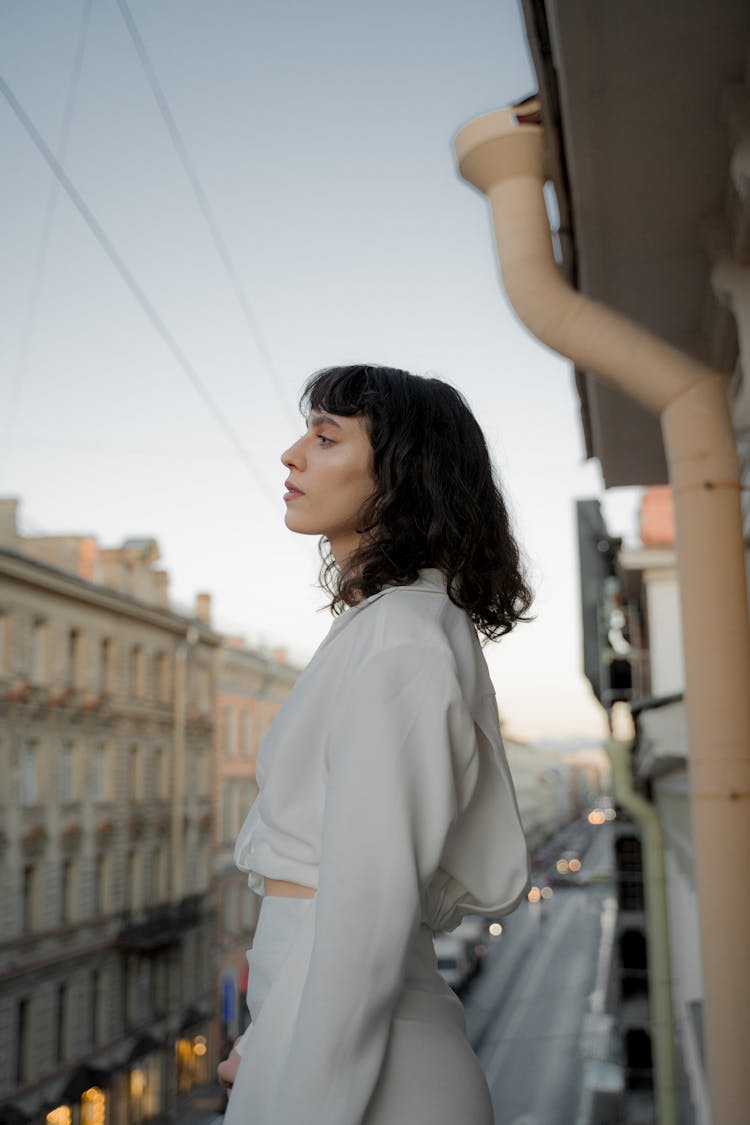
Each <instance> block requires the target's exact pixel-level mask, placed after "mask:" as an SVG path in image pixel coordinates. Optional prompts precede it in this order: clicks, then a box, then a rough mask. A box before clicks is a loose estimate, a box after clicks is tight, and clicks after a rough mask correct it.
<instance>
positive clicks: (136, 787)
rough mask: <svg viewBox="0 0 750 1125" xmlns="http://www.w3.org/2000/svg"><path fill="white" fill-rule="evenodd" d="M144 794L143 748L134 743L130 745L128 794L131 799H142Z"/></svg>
mask: <svg viewBox="0 0 750 1125" xmlns="http://www.w3.org/2000/svg"><path fill="white" fill-rule="evenodd" d="M142 795H143V787H142V785H141V748H140V746H138V745H137V744H135V743H134V744H133V745H132V746H131V747H130V754H129V756H128V796H129V797H130V799H131V801H140V799H141V797H142Z"/></svg>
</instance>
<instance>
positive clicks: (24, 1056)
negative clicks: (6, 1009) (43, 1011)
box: [16, 997, 30, 1086]
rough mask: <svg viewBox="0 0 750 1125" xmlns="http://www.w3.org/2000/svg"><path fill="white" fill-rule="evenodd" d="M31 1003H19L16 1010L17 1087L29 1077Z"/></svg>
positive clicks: (22, 1001) (23, 1000)
mask: <svg viewBox="0 0 750 1125" xmlns="http://www.w3.org/2000/svg"><path fill="white" fill-rule="evenodd" d="M29 1016H30V1012H29V1001H28V999H27V998H26V997H24V998H23V999H22V1000H19V1001H18V1007H17V1008H16V1085H17V1086H21V1085H23V1083H24V1082H27V1081H28V1079H29V1077H30V1075H29V1038H30V1036H29Z"/></svg>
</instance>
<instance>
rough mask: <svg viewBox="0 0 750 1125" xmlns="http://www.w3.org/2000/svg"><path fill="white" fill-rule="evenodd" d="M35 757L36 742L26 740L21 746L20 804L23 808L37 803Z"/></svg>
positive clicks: (37, 789)
mask: <svg viewBox="0 0 750 1125" xmlns="http://www.w3.org/2000/svg"><path fill="white" fill-rule="evenodd" d="M37 758H38V747H37V744H36V743H35V742H27V743H26V745H25V746H23V747H22V748H21V804H22V805H23V807H24V808H30V807H31V806H33V805H36V804H38V803H39V785H38V769H37V765H38V762H37Z"/></svg>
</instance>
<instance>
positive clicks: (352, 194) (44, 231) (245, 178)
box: [0, 0, 640, 740]
mask: <svg viewBox="0 0 750 1125" xmlns="http://www.w3.org/2000/svg"><path fill="white" fill-rule="evenodd" d="M134 36H135V39H134ZM138 44H140V45H141V50H140V53H139V50H138ZM143 52H145V57H146V59H147V66H149V67H150V69H151V73H152V74H153V75H155V76H156V80H157V82H158V88H159V90H160V91H161V94H162V96H163V98H164V99H165V100H166V103H167V105H168V108H169V112H170V114H171V120H172V122H173V123H174V126H175V127H176V130H177V133H176V136H177V141H178V144H181V145H182V146H183V150H184V152H185V153H187V157H188V159H189V163H190V166H191V168H192V169H193V174H194V176H195V177H197V181H198V182H199V185H200V187H199V191H200V192H201V193H202V195H201V199H202V200H203V206H202V207H201V205H200V203H199V202H198V201H197V199H196V195H195V192H194V190H193V188H192V187H191V180H190V178H189V176H188V174H187V173H186V171H185V168H184V167H183V165H182V163H181V162H180V159H179V157H178V154H177V151H176V148H175V144H174V131H172V132H170V130H169V129H168V127H167V125H166V124H165V121H164V119H163V117H162V115H161V113H160V111H159V106H158V104H157V99H156V98H155V95H154V91H153V89H152V87H151V86H150V85H149V81H148V78H147V72H146V69H144V65H143V62H142V56H143ZM0 77H1V78H2V80H3V84H4V85H3V88H4V90H9V91H10V97H11V98H15V100H16V101H15V106H16V111H14V109H13V108H12V107H11V103H10V102H9V100H8V97H7V96H3V97H0V143H2V151H3V154H4V161H3V163H4V170H3V193H2V196H3V206H2V210H1V213H0V239H1V243H0V252H1V253H2V260H3V263H4V268H3V270H2V272H1V273H0V310H2V311H0V495H4V496H16V497H18V498H19V499H20V501H21V530H22V531H23V532H24V533H26V534H43V533H49V534H56V533H69V534H93V535H95V536H96V537H97V539H98V540H99V541H100V543H101V544H102V545H106V546H116V545H119V544H120V543H121V542H122V541H123V540H124V539H126V538H128V537H135V536H137V537H145V536H153V537H154V538H156V539H157V541H158V543H159V546H160V549H161V555H162V558H161V562H160V565H161V566H164V567H165V568H166V569H167V570H168V571H169V574H170V590H171V595H172V597H173V599H174V600H175V602H176V604H177V605H178V607H180V608H183V609H186V608H187V607H189V606H190V605H192V602H193V598H194V595H195V593H196V592H197V591H199V590H201V591H202V590H208V591H210V592H211V594H212V595H213V604H214V624H215V625H216V626H217V627H219V628H221V629H223V630H225V631H228V632H231V633H241V634H243V635H244V636H245V637H246V638H247V640H248V642H249V643H250V644H253V645H263V646H268V647H272V648H273V647H285V648H286V649H287V651H288V653H289V656H290V658H291V659H292V660H294V661H295V662H297V663H298V664H300V665H303V664H304V663H305V662H306V661H307V660H308V659H309V657H310V656H311V655H312V652H313V651H314V649H315V647H316V646H317V644H318V643H319V642H320V640H321V639H322V638H323V636H324V635H325V633H326V631H327V629H328V627H329V624H330V615H329V614H328V613H327V611H325V610H321V606H322V605H323V603H324V598H323V596H322V594H321V593H320V591H319V589H318V588H317V586H316V576H317V570H318V554H317V543H316V541H315V540H313V539H310V538H305V537H299V536H295V535H293V534H292V533H290V532H289V531H287V529H286V528H285V526H284V523H283V515H284V504H283V501H282V495H283V491H284V489H283V482H284V480H285V478H286V475H287V474H286V472H285V470H284V468H283V466H282V465H281V463H280V461H279V456H280V454H281V452H282V451H283V450H284V449H285V448H287V447H288V446H289V445H290V444H291V443H292V441H293V440H294V439H295V437H296V436H297V435H298V434H299V433H300V432H301V429H302V426H303V423H302V420H301V417H300V415H299V412H298V409H297V397H298V394H299V391H300V389H301V387H302V385H303V383H304V382H305V379H306V377H307V376H308V375H309V374H310V373H311V372H312V371H315V370H317V369H319V368H320V367H323V366H329V365H332V364H339V363H354V362H365V363H384V364H390V365H393V366H397V367H402V368H407V369H408V370H411V371H414V372H416V373H418V374H427V373H429V374H431V375H437V376H438V377H441V378H444V379H446V380H448V381H449V382H451V383H452V384H454V385H455V386H457V387H458V388H459V389H460V390H461V391H462V392H463V393H464V395H465V396H466V398H467V399H468V401H469V403H470V405H471V407H472V409H473V410H474V413H475V414H476V416H477V418H478V420H479V422H480V424H481V425H482V427H483V429H484V431H485V434H486V436H487V438H488V441H489V444H490V447H491V449H492V452H493V457H494V459H495V463H496V465H497V468H498V471H499V475H500V479H501V481H502V483H503V487H504V490H505V494H506V497H507V499H508V501H509V504H510V507H511V511H512V513H513V516H514V521H515V527H516V530H517V534H518V536H519V539H520V541H521V543H522V545H523V547H524V550H525V553H526V555H527V557H528V560H529V566H530V575H531V581H532V585H533V586H534V588H535V590H536V601H535V605H534V612H535V613H536V618H535V620H534V621H533V622H532V623H531V624H525V625H519V626H518V627H517V628H516V630H514V632H513V633H512V634H511V635H510V636H508V637H506V638H503V639H502V640H501V641H499V642H497V643H495V644H492V645H489V646H488V647H487V648H486V650H485V652H486V655H487V660H488V664H489V667H490V671H491V673H492V676H493V680H494V683H495V687H496V690H497V695H498V701H499V706H500V711H501V715H502V716H503V718H504V720H505V722H506V729H507V730H508V732H509V733H511V734H513V735H515V736H516V737H521V738H527V739H530V740H534V739H541V738H544V739H551V738H560V739H576V738H578V737H580V738H597V737H600V736H602V735H603V734H604V729H605V724H604V720H603V713H602V711H601V709H600V708H599V707H598V705H597V704H596V703H595V701H594V700H593V696H592V694H591V691H590V689H589V687H588V685H587V682H586V681H585V680H584V678H583V676H582V673H581V663H582V657H581V639H580V604H579V594H578V569H577V557H576V529H575V499H576V498H578V497H581V498H584V497H585V498H588V497H594V496H599V497H601V499H602V503H603V507H604V511H605V516H606V518H607V520H608V523H609V526H610V530H611V531H612V533H614V534H620V535H623V536H624V537H625V539H626V541H633V537H634V534H635V528H636V519H637V509H638V503H639V496H640V493H639V490H636V489H617V490H609V491H608V492H606V493H605V492H604V491H603V489H602V484H601V474H600V472H599V468H598V464H597V462H595V461H590V462H585V461H584V448H583V438H582V431H581V425H580V419H579V414H578V404H577V398H576V395H575V392H574V387H573V375H572V369H571V365H570V364H569V363H568V362H567V361H566V360H562V359H561V358H560V357H557V356H555V355H554V354H553V353H551V352H550V351H548V350H547V349H545V348H543V347H542V346H541V345H540V344H539V343H538V342H536V341H535V340H533V339H532V338H531V337H530V336H529V334H528V333H527V332H526V330H525V329H524V328H523V327H522V326H521V325H520V324H519V323H518V322H517V320H516V319H515V316H514V314H513V313H512V311H511V310H510V308H509V307H508V305H507V303H506V301H505V298H504V295H503V292H502V287H501V283H500V280H499V275H498V270H497V266H496V260H495V256H494V243H493V240H492V228H491V223H490V219H489V213H488V209H487V206H486V203H485V201H484V199H483V198H482V197H481V196H480V195H478V194H477V193H476V192H475V191H474V190H473V189H471V188H470V187H469V186H468V185H467V184H466V183H465V182H464V181H463V180H462V179H461V178H460V176H459V175H458V173H457V170H456V165H455V159H454V155H453V149H452V138H453V136H454V134H455V133H456V131H457V130H458V129H459V128H460V127H461V126H462V125H463V124H464V123H465V122H466V121H468V120H469V119H471V118H472V117H474V116H476V115H477V114H479V113H483V112H486V111H488V110H492V109H496V108H498V107H501V106H503V105H506V104H508V103H510V102H512V101H516V100H519V99H520V98H522V97H524V96H525V95H527V94H528V93H529V92H531V91H532V90H533V89H534V88H535V86H536V82H535V78H534V74H533V70H532V67H531V64H530V60H529V57H528V52H527V48H526V43H525V40H524V36H523V28H522V23H521V18H520V13H519V9H518V7H517V6H516V4H515V3H512V2H509V0H493V2H490V0H463V2H462V3H461V4H460V5H458V4H455V3H453V2H448V0H379V3H378V4H377V5H375V4H371V3H368V4H365V3H361V2H357V0H346V2H344V0H337V2H333V0H319V2H317V3H310V2H309V0H277V2H276V3H273V4H271V3H268V2H264V3H261V2H260V0H93V2H92V0H65V2H60V0H26V2H25V3H23V4H22V3H18V2H11V0H2V2H0ZM19 107H20V109H19ZM19 113H20V114H21V115H23V114H25V115H27V117H28V119H30V121H31V122H32V123H33V127H34V128H35V129H36V130H37V131H38V134H39V135H40V136H41V137H42V138H43V141H44V143H46V145H47V146H48V147H49V149H50V150H52V152H54V153H56V154H57V156H58V159H59V163H60V165H61V167H62V169H63V170H64V173H65V175H66V176H67V177H68V179H69V181H70V182H71V183H72V184H73V185H74V188H75V190H76V191H77V193H78V194H79V197H80V198H81V199H82V200H83V205H84V209H86V210H87V213H88V214H89V215H92V216H93V221H94V222H95V224H96V228H97V230H98V231H99V232H100V234H101V236H102V238H103V240H104V242H105V244H106V246H107V248H108V249H109V251H110V253H109V254H108V253H107V251H106V250H105V249H104V248H103V246H102V244H101V242H100V241H99V240H97V238H96V237H95V235H94V234H93V233H92V231H91V229H90V227H89V226H88V225H87V224H86V222H85V221H84V219H83V218H82V216H81V213H80V212H79V210H77V209H76V207H75V205H74V204H73V203H72V202H71V200H70V198H69V197H68V195H66V193H65V191H64V190H63V189H62V188H61V187H60V185H59V183H58V180H57V179H56V178H55V176H54V175H53V173H52V171H51V169H50V167H49V165H48V164H47V163H46V162H45V160H44V159H43V157H42V156H41V155H40V152H39V151H38V149H37V147H35V145H34V143H33V142H32V140H31V139H30V137H29V135H28V133H27V131H25V129H24V127H23V126H22V124H21V122H20V120H19ZM206 213H208V214H209V215H210V217H211V219H212V221H213V224H214V230H215V231H216V232H218V234H219V237H220V241H219V243H218V246H217V242H216V241H215V239H214V238H213V237H212V233H211V228H210V226H209V224H208V223H207V221H206ZM221 248H223V253H224V260H222V256H221V252H220V251H221ZM113 257H114V259H115V261H116V262H117V263H118V266H116V265H115V264H113ZM227 259H228V260H229V262H230V265H231V269H232V270H233V271H234V274H233V275H230V273H229V272H228V269H227V267H226V261H227ZM118 267H119V268H118ZM123 271H124V273H125V276H126V277H127V278H128V279H130V283H128V282H127V281H126V280H124V279H123ZM231 276H234V277H235V278H236V284H234V283H233V282H232V280H231ZM133 287H135V289H136V290H137V292H138V293H139V294H140V295H141V298H142V300H144V301H145V303H146V305H147V309H148V310H150V311H144V307H143V304H142V302H141V299H139V298H138V297H136V296H135V295H134V292H133ZM238 291H239V295H240V296H239V298H238ZM165 333H166V336H167V340H166V341H165V335H164V334H165ZM175 351H176V352H177V354H175ZM180 357H181V358H180ZM186 368H187V370H186ZM207 398H208V399H210V403H209V402H207ZM217 412H218V415H219V416H220V418H221V419H222V420H223V421H219V419H218V418H217Z"/></svg>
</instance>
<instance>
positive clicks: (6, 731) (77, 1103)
mask: <svg viewBox="0 0 750 1125" xmlns="http://www.w3.org/2000/svg"><path fill="white" fill-rule="evenodd" d="M157 557H158V549H157V547H156V544H155V543H154V542H153V541H152V540H135V541H128V542H127V543H126V544H125V545H124V546H123V547H122V548H120V549H117V550H108V551H101V550H99V548H98V547H97V545H96V543H95V541H94V540H92V539H89V538H76V537H66V538H51V537H50V538H45V539H25V538H24V539H22V538H20V537H19V536H18V534H17V532H16V527H15V502H13V501H2V502H0V776H1V777H2V782H3V783H2V788H1V789H0V873H1V877H0V1121H7V1122H11V1121H13V1122H19V1123H21V1122H26V1121H29V1122H35V1123H36V1122H49V1123H50V1125H73V1123H77V1122H81V1123H84V1125H95V1123H99V1122H101V1123H102V1125H105V1123H106V1125H121V1123H122V1125H124V1123H125V1122H127V1123H128V1125H130V1123H136V1122H140V1121H142V1120H146V1119H158V1116H159V1115H160V1114H163V1113H166V1112H168V1111H169V1110H170V1109H173V1108H174V1106H175V1105H176V1102H177V1099H178V1096H179V1094H180V1093H181V1092H184V1091H186V1090H188V1089H190V1088H191V1086H193V1085H194V1084H196V1083H198V1082H201V1081H204V1080H205V1079H206V1078H207V1077H208V1073H207V1068H208V1060H209V1057H210V1056H211V1054H212V1051H213V1046H212V1043H211V1041H210V1036H211V1015H212V1011H213V1002H214V996H213V977H212V971H211V943H212V920H211V912H210V910H209V908H208V902H209V899H208V898H207V890H208V888H209V884H210V881H211V878H212V849H213V838H212V837H213V833H212V816H213V813H212V796H211V794H212V754H213V698H214V691H215V675H216V662H217V653H218V645H219V637H218V636H217V635H216V634H215V633H214V632H213V631H212V630H211V628H210V625H209V624H208V621H207V612H208V604H207V600H206V598H205V597H204V598H202V599H200V600H199V604H198V607H197V611H196V616H195V617H194V618H188V617H184V616H181V615H178V614H176V613H174V612H172V611H171V610H170V609H169V606H168V604H167V595H166V575H165V574H164V573H163V572H159V571H156V570H154V568H153V564H154V563H155V561H156V558H157ZM201 618H202V619H201Z"/></svg>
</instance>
